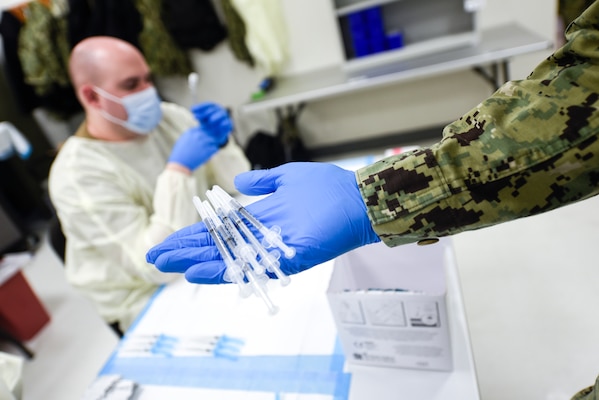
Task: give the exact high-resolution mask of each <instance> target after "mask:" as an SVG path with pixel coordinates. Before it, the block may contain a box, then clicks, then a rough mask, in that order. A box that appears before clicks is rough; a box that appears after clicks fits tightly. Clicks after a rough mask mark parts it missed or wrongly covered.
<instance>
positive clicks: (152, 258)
mask: <svg viewBox="0 0 599 400" xmlns="http://www.w3.org/2000/svg"><path fill="white" fill-rule="evenodd" d="M189 238H193V240H194V241H195V243H192V242H188V241H187V239H189ZM194 245H203V246H214V243H213V241H212V237H210V234H209V233H208V229H207V228H206V225H205V224H204V223H203V222H198V223H197V224H193V225H189V226H186V227H185V228H183V229H179V230H178V231H176V232H174V233H172V234H170V235H169V236H167V238H166V239H164V241H162V243H159V244H157V245H156V246H154V247H152V248H151V249H150V250H148V252H147V253H146V261H147V262H149V263H150V264H154V263H155V262H156V259H157V258H158V256H160V255H161V254H163V253H165V252H168V251H172V250H177V249H181V248H185V247H186V246H194Z"/></svg>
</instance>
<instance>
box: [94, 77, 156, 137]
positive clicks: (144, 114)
mask: <svg viewBox="0 0 599 400" xmlns="http://www.w3.org/2000/svg"><path fill="white" fill-rule="evenodd" d="M95 90H96V92H97V93H98V94H99V95H100V96H102V97H105V98H107V99H108V100H112V101H114V102H116V103H119V104H121V105H122V106H123V107H124V108H125V111H127V120H122V119H120V118H117V117H115V116H114V115H110V114H109V113H108V112H106V111H105V110H101V111H100V113H101V114H102V116H103V117H104V118H106V119H107V120H109V121H111V122H114V123H115V124H119V125H121V126H123V127H125V128H127V129H129V130H130V131H133V132H135V133H139V134H147V133H150V132H151V131H152V130H153V129H154V128H156V127H157V126H158V123H159V122H160V120H161V119H162V110H161V108H160V98H159V97H158V93H157V92H156V89H155V88H154V87H153V86H149V87H148V88H147V89H144V90H141V91H139V92H137V93H133V94H129V95H127V96H124V97H116V96H114V95H112V94H110V93H108V92H107V91H105V90H103V89H100V88H99V87H95Z"/></svg>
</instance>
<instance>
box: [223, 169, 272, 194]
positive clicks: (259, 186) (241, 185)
mask: <svg viewBox="0 0 599 400" xmlns="http://www.w3.org/2000/svg"><path fill="white" fill-rule="evenodd" d="M281 172H282V171H281V169H280V168H273V169H268V170H255V171H248V172H243V173H241V174H239V175H237V176H236V177H235V179H234V180H233V183H234V185H235V187H236V188H237V190H239V192H240V193H243V194H245V195H248V196H260V195H263V194H270V193H272V192H274V191H275V190H276V189H277V187H278V183H277V180H278V178H279V177H280V176H281Z"/></svg>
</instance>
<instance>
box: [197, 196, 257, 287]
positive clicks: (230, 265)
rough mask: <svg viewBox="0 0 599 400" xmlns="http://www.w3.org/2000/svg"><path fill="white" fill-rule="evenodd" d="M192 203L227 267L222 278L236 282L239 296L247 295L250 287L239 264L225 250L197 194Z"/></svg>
mask: <svg viewBox="0 0 599 400" xmlns="http://www.w3.org/2000/svg"><path fill="white" fill-rule="evenodd" d="M193 204H194V206H195V208H196V210H197V211H198V213H199V214H200V217H202V221H204V223H205V224H206V227H207V228H208V233H210V236H212V240H214V243H215V244H216V248H217V249H218V251H219V253H220V254H221V256H222V257H223V261H224V262H225V265H226V267H227V270H226V272H225V277H224V278H225V279H226V280H228V281H229V282H233V283H236V284H237V285H238V286H239V294H240V296H242V297H247V296H249V295H250V288H249V287H248V285H247V284H246V283H245V280H244V273H243V271H242V269H241V266H240V265H239V262H238V261H236V260H235V259H234V258H233V257H232V256H231V253H229V250H227V246H226V245H225V243H224V242H223V239H222V238H221V237H220V236H219V234H218V231H217V229H216V224H215V223H214V220H213V218H212V216H211V215H210V213H209V211H208V210H207V209H206V208H205V207H204V204H202V201H201V200H200V198H199V197H197V196H194V197H193Z"/></svg>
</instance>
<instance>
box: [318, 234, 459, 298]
mask: <svg viewBox="0 0 599 400" xmlns="http://www.w3.org/2000/svg"><path fill="white" fill-rule="evenodd" d="M447 246H448V243H447V242H446V241H444V240H441V241H439V243H436V244H434V245H429V246H418V245H416V244H413V245H405V246H399V247H388V246H386V245H385V244H384V243H382V242H380V243H375V244H371V245H368V246H364V247H361V248H358V249H356V250H353V251H351V252H349V253H346V254H344V255H342V256H340V257H338V258H337V259H336V260H335V271H334V272H333V274H334V275H336V276H335V279H331V283H330V286H329V292H343V291H345V292H346V291H357V290H369V289H376V290H397V289H403V290H407V291H413V292H423V293H426V294H443V293H445V290H446V284H445V274H444V262H445V257H446V251H447ZM339 269H343V270H344V271H343V272H344V273H343V274H340V273H337V272H338V271H339Z"/></svg>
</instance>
